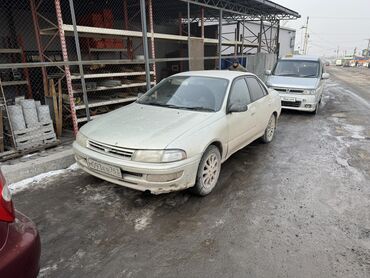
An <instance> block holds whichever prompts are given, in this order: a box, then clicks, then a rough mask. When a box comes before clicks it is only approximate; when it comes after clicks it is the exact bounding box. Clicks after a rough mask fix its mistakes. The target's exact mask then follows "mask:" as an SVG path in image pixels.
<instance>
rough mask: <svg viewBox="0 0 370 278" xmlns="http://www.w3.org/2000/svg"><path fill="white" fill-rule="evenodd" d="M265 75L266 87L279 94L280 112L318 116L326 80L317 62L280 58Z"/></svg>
mask: <svg viewBox="0 0 370 278" xmlns="http://www.w3.org/2000/svg"><path fill="white" fill-rule="evenodd" d="M266 74H267V80H266V85H267V86H268V87H270V88H273V89H274V90H276V91H278V92H279V94H280V96H281V102H282V108H284V109H293V110H300V111H307V112H317V110H318V107H319V104H320V102H321V98H322V92H323V89H324V84H325V79H327V78H329V74H328V73H326V72H325V68H324V64H323V62H322V61H321V60H320V58H318V57H310V56H300V55H297V56H292V57H286V58H281V59H279V60H278V62H277V63H276V65H275V66H274V69H273V70H272V71H267V72H266Z"/></svg>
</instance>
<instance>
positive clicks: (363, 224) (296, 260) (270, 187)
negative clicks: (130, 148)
mask: <svg viewBox="0 0 370 278" xmlns="http://www.w3.org/2000/svg"><path fill="white" fill-rule="evenodd" d="M329 72H332V73H333V78H332V79H331V80H330V81H328V83H327V86H326V90H325V93H324V98H323V101H322V104H321V107H320V112H319V114H318V115H316V116H313V115H310V114H305V113H296V112H284V113H283V114H282V116H281V118H280V122H279V126H278V131H277V134H276V137H275V140H274V141H273V142H272V143H271V144H269V145H264V144H261V143H259V142H255V143H253V144H252V145H250V146H248V147H246V148H245V149H243V150H241V151H239V152H238V153H236V154H235V155H233V156H232V157H231V158H230V159H229V160H228V161H227V162H225V163H224V164H223V166H222V173H221V176H220V182H219V184H218V187H217V188H216V189H215V191H214V192H213V193H212V194H211V195H209V196H207V197H204V198H200V197H196V196H192V195H191V194H189V193H188V192H177V193H171V194H166V195H160V196H151V195H144V194H142V193H140V192H136V191H133V190H130V189H126V188H122V187H119V186H115V185H112V184H110V183H108V182H104V181H101V180H99V179H96V178H94V177H91V176H89V175H88V174H85V173H83V172H82V171H81V170H75V171H68V172H66V173H65V174H61V175H58V176H53V177H50V178H48V179H47V180H43V181H39V182H37V183H35V184H34V185H33V186H32V188H29V189H27V190H25V191H22V192H20V193H18V194H16V195H15V196H14V199H15V204H16V206H17V209H19V210H21V211H23V212H24V213H26V214H27V215H28V216H29V217H31V218H32V219H33V220H34V221H35V223H36V224H37V225H38V228H39V231H40V234H41V240H42V258H41V264H42V265H41V268H42V269H41V273H40V277H370V82H369V83H367V81H366V80H365V81H363V82H364V83H363V85H362V83H361V84H359V82H362V81H361V80H360V79H361V78H359V79H358V80H357V79H356V78H347V79H346V76H347V75H348V72H347V71H346V69H338V68H332V69H329ZM369 72H370V71H369ZM354 74H357V73H352V75H354ZM350 75H351V74H350ZM350 75H349V76H350ZM358 75H359V74H358ZM365 79H366V78H365ZM366 86H368V87H366ZM358 87H361V89H356V88H358ZM366 88H367V89H366ZM366 93H367V94H368V95H366Z"/></svg>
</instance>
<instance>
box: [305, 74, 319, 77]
mask: <svg viewBox="0 0 370 278" xmlns="http://www.w3.org/2000/svg"><path fill="white" fill-rule="evenodd" d="M316 76H317V75H316V74H308V75H301V77H316Z"/></svg>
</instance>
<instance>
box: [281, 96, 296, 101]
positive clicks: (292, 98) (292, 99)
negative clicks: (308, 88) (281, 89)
mask: <svg viewBox="0 0 370 278" xmlns="http://www.w3.org/2000/svg"><path fill="white" fill-rule="evenodd" d="M283 100H284V101H290V102H295V98H294V97H283Z"/></svg>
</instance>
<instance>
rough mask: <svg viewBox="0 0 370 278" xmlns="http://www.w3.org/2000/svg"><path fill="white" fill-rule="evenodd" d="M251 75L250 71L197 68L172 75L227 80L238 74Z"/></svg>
mask: <svg viewBox="0 0 370 278" xmlns="http://www.w3.org/2000/svg"><path fill="white" fill-rule="evenodd" d="M245 75H251V76H254V74H253V73H250V72H241V71H232V70H199V71H185V72H181V73H177V74H175V75H174V76H203V77H216V78H223V79H228V80H233V79H234V78H236V77H239V76H245Z"/></svg>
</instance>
